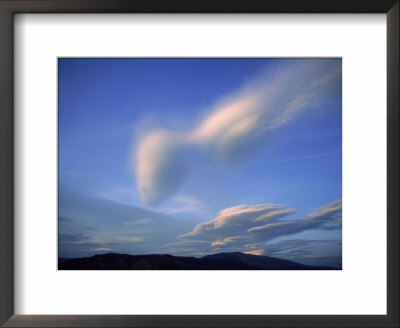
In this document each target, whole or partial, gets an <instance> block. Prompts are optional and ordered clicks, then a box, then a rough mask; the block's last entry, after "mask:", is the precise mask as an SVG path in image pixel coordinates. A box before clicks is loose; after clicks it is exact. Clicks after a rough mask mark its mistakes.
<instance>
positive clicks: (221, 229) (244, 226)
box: [181, 204, 296, 240]
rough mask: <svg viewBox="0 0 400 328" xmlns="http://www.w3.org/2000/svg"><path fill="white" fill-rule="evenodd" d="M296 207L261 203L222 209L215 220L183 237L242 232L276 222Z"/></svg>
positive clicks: (196, 237)
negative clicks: (288, 207)
mask: <svg viewBox="0 0 400 328" xmlns="http://www.w3.org/2000/svg"><path fill="white" fill-rule="evenodd" d="M295 212H296V210H295V209H284V208H283V206H282V205H274V204H259V205H252V206H248V205H239V206H234V207H230V208H227V209H224V210H222V211H221V212H220V213H219V215H218V217H216V218H215V219H214V220H211V221H207V222H204V223H200V224H198V225H197V226H196V227H195V228H194V229H193V230H192V231H191V232H189V233H187V234H184V235H182V236H181V237H182V238H192V239H202V238H204V239H210V240H215V238H220V237H224V238H226V237H229V236H232V235H235V234H236V233H237V232H239V233H242V232H243V231H246V230H248V229H250V228H252V227H254V226H255V225H256V224H262V223H265V222H276V221H277V220H278V219H280V218H283V217H285V216H287V215H290V214H292V213H295Z"/></svg>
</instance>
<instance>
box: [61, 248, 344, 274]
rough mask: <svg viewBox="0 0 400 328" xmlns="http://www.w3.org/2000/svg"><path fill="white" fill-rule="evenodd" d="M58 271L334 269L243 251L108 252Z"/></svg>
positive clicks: (65, 264)
mask: <svg viewBox="0 0 400 328" xmlns="http://www.w3.org/2000/svg"><path fill="white" fill-rule="evenodd" d="M58 268H59V270H336V269H334V268H331V267H318V266H311V265H304V264H300V263H297V262H292V261H288V260H283V259H279V258H276V257H269V256H260V255H250V254H244V253H238V252H236V253H218V254H213V255H206V256H204V257H200V258H196V257H183V256H173V255H168V254H164V255H159V254H151V255H128V254H116V253H108V254H101V255H94V256H91V257H82V258H74V259H69V260H66V259H63V260H62V261H59V263H58Z"/></svg>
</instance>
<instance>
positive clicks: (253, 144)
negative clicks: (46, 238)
mask: <svg viewBox="0 0 400 328" xmlns="http://www.w3.org/2000/svg"><path fill="white" fill-rule="evenodd" d="M341 64H342V62H341V59H334V58H329V59H328V58H326V59H316V58H313V59H276V58H274V59H271V58H236V59H235V58H229V59H226V58H218V59H217V58H208V59H207V58H190V59H189V58H179V59H178V58H176V59H173V58H168V59H161V58H158V59H155V58H149V59H145V58H140V59H139V58H59V60H58V90H59V92H58V95H59V103H58V110H59V114H58V120H59V121H58V127H59V140H58V143H59V147H58V149H59V155H58V165H59V170H58V172H59V173H58V174H59V177H58V197H59V207H58V230H59V231H58V255H59V257H62V258H76V257H90V256H93V255H95V254H100V255H101V254H106V253H117V254H121V253H127V254H128V255H150V253H152V255H156V254H168V255H173V256H192V257H202V256H204V255H207V254H216V253H222V252H227V253H231V252H240V253H244V254H252V255H263V256H269V257H276V258H281V259H286V260H290V261H294V262H298V263H302V264H307V265H317V266H332V267H341V264H342V202H341V199H342V104H341V101H342V96H341V92H342V71H341V69H342V67H341Z"/></svg>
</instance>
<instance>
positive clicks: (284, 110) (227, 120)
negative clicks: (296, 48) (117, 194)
mask: <svg viewBox="0 0 400 328" xmlns="http://www.w3.org/2000/svg"><path fill="white" fill-rule="evenodd" d="M340 85H341V64H340V60H335V59H298V60H291V61H287V62H286V64H283V63H282V64H281V65H279V67H278V68H276V69H275V70H273V71H268V72H264V74H261V76H260V77H258V78H257V79H256V80H255V81H252V82H250V83H248V84H247V85H246V86H245V87H244V88H243V89H242V90H240V91H239V92H238V93H237V94H235V95H232V96H231V97H226V98H225V100H223V101H220V102H219V103H218V104H217V105H216V106H215V109H214V110H213V111H212V112H211V113H210V114H209V115H208V116H207V117H206V118H205V119H204V120H203V121H202V122H200V123H199V124H198V125H197V126H196V127H195V128H194V129H193V130H192V131H189V132H186V133H178V132H174V131H167V130H163V129H156V130H152V131H150V132H149V133H147V134H145V135H144V136H143V138H142V139H141V140H140V142H139V144H138V147H137V151H136V161H135V172H136V180H137V188H138V190H139V193H140V196H141V199H142V201H143V202H145V203H148V204H155V203H159V202H162V201H164V200H165V199H167V198H168V197H170V196H171V195H172V194H173V193H174V192H176V191H177V190H178V189H179V187H180V186H181V184H182V183H183V181H184V180H185V178H186V176H187V175H189V174H190V169H191V166H192V165H191V164H193V163H191V162H190V161H191V160H193V159H196V161H203V162H204V163H207V162H209V161H214V162H216V163H218V164H219V165H228V166H229V165H234V164H237V163H240V162H242V161H245V160H247V159H248V158H250V157H251V156H252V154H253V153H255V152H256V151H257V150H258V149H259V148H261V147H262V146H263V145H264V144H265V142H266V141H268V139H269V136H270V134H271V133H272V132H273V131H275V130H277V129H280V128H282V127H283V126H285V125H287V124H289V123H291V122H293V121H294V119H295V118H297V117H299V116H300V115H301V114H302V113H304V112H305V111H306V110H311V109H317V108H321V107H324V106H325V105H327V104H329V102H332V101H333V97H332V95H333V94H334V92H335V91H336V90H337V88H338V87H339V86H340Z"/></svg>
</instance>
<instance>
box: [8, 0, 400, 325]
mask: <svg viewBox="0 0 400 328" xmlns="http://www.w3.org/2000/svg"><path fill="white" fill-rule="evenodd" d="M399 8H400V5H399V1H398V0H25V1H20V0H0V213H1V214H0V215H1V216H0V324H2V325H4V327H399V278H398V277H399V149H400V144H399V27H400V26H399ZM16 13H385V14H386V17H387V315H288V316H285V315H265V316H264V315H248V316H247V315H237V316H229V315H212V316H206V315H195V316H187V315H160V316H157V315H131V316H130V315H116V316H115V315H93V316H91V315H14V306H13V303H14V297H13V290H14V288H13V287H14V280H13V277H14V270H13V242H14V241H13V220H14V203H13V200H14V197H13V195H14V161H13V155H14V137H13V133H14V127H13V124H14V119H13V118H14V114H13V28H14V24H13V18H14V14H16ZM366 288H368V286H366Z"/></svg>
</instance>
